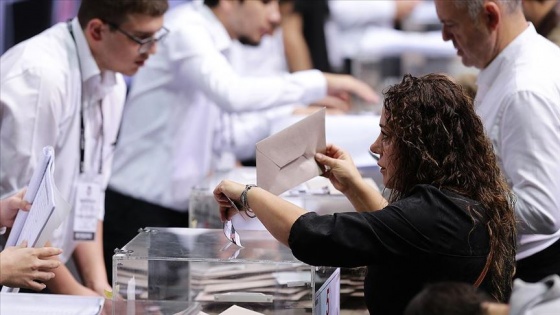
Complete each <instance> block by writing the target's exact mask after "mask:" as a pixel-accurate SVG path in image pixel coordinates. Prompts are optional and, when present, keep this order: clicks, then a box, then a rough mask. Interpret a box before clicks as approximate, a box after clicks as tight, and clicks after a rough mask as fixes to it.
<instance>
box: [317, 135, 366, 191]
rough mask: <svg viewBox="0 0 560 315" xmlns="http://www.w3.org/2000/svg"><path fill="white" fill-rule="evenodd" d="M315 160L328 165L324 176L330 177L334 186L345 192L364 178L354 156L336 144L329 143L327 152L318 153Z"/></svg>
mask: <svg viewBox="0 0 560 315" xmlns="http://www.w3.org/2000/svg"><path fill="white" fill-rule="evenodd" d="M315 160H317V162H318V163H319V164H321V165H323V166H326V167H325V173H324V174H323V176H324V177H326V178H328V179H329V180H330V181H331V183H332V184H333V186H334V188H336V189H338V190H339V191H340V192H342V193H343V194H346V192H347V191H348V189H349V188H351V187H352V186H353V185H355V183H356V182H357V181H359V180H360V179H361V178H362V176H361V175H360V173H359V172H358V169H357V168H356V165H354V161H353V160H352V157H351V156H350V155H349V154H348V153H346V152H345V151H343V150H342V149H341V148H339V147H337V146H335V145H332V144H329V145H327V150H326V152H325V154H321V153H317V154H316V155H315Z"/></svg>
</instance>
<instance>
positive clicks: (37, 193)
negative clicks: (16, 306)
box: [2, 147, 70, 292]
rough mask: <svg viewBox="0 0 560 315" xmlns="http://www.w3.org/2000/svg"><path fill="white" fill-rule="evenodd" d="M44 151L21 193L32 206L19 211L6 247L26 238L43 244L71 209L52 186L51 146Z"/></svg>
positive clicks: (37, 243) (29, 245) (52, 159)
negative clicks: (24, 190)
mask: <svg viewBox="0 0 560 315" xmlns="http://www.w3.org/2000/svg"><path fill="white" fill-rule="evenodd" d="M43 154H44V155H43V159H42V160H41V161H40V162H39V164H38V166H37V168H36V169H35V171H34V173H33V176H32V177H31V180H30V182H29V185H28V188H27V192H26V193H25V196H24V199H25V200H26V201H27V202H29V203H31V204H32V205H31V209H30V210H29V212H27V211H21V210H20V211H19V212H18V214H17V216H16V219H15V221H14V226H13V228H12V231H11V232H10V236H9V237H8V241H7V242H6V247H8V246H16V245H19V244H21V243H22V242H23V241H27V243H28V247H43V246H45V243H46V242H47V241H48V240H49V239H50V238H51V237H52V234H53V231H54V230H55V229H56V228H57V227H58V226H59V225H60V223H62V221H63V220H64V218H65V217H66V216H67V215H68V213H69V212H70V206H69V205H68V203H66V201H64V199H62V197H61V196H60V192H59V191H58V189H56V186H55V185H54V180H53V173H54V150H53V148H52V147H45V148H44V149H43ZM2 292H17V289H12V288H8V287H4V288H2Z"/></svg>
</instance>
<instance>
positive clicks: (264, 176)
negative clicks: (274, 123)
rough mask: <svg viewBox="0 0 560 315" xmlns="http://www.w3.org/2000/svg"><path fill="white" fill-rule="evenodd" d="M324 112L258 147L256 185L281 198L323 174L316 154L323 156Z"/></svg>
mask: <svg viewBox="0 0 560 315" xmlns="http://www.w3.org/2000/svg"><path fill="white" fill-rule="evenodd" d="M326 147H327V145H326V140H325V109H321V110H319V111H317V112H316V113H314V114H312V115H310V116H308V117H306V118H304V119H302V120H300V121H298V122H297V123H295V124H293V125H292V126H290V127H288V128H286V129H284V130H282V131H280V132H278V133H277V134H274V135H272V136H270V137H268V138H266V139H264V140H262V141H260V142H258V143H257V185H259V186H260V187H261V188H263V189H265V190H268V191H269V192H271V193H273V194H276V195H279V194H281V193H283V192H285V191H287V190H288V189H290V188H293V187H295V186H297V185H299V184H301V183H303V182H305V181H307V180H309V179H311V178H313V177H315V176H318V175H321V173H322V171H321V169H320V167H319V165H318V164H317V162H316V161H315V153H317V152H321V153H324V152H325V149H326Z"/></svg>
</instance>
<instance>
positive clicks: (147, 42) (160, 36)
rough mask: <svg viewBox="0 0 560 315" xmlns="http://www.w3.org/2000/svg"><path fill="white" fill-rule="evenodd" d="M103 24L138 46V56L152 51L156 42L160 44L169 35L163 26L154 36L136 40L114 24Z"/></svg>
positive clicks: (136, 38)
mask: <svg viewBox="0 0 560 315" xmlns="http://www.w3.org/2000/svg"><path fill="white" fill-rule="evenodd" d="M103 22H104V23H106V24H107V25H109V26H110V27H111V28H114V29H116V30H117V31H119V32H121V33H122V34H123V35H124V36H126V37H128V39H130V40H131V41H133V42H135V43H137V44H138V45H140V47H138V53H139V54H145V53H147V52H148V51H150V49H152V47H153V46H154V45H155V44H156V43H157V42H162V41H163V40H164V38H165V37H166V36H167V34H169V30H168V29H167V28H166V27H165V26H164V27H162V28H161V29H160V30H159V31H158V32H157V33H156V34H154V36H151V37H148V38H138V37H136V36H134V35H132V34H130V33H128V32H126V31H124V30H123V29H121V28H120V27H118V26H117V24H115V23H111V22H108V21H103Z"/></svg>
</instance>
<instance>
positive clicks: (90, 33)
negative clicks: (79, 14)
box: [84, 19, 105, 41]
mask: <svg viewBox="0 0 560 315" xmlns="http://www.w3.org/2000/svg"><path fill="white" fill-rule="evenodd" d="M104 25H105V23H103V21H101V20H100V19H91V20H90V21H89V22H88V23H87V25H86V28H85V29H84V33H85V34H86V37H89V38H91V39H92V40H95V41H100V40H101V38H102V32H103V27H104Z"/></svg>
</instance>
